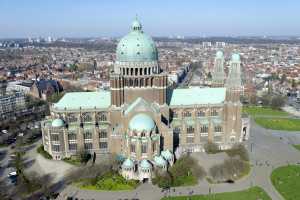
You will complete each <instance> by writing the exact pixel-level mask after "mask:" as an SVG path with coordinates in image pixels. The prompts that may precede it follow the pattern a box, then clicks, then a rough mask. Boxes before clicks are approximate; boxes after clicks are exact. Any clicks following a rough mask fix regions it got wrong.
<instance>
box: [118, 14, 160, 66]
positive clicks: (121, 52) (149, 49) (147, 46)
mask: <svg viewBox="0 0 300 200" xmlns="http://www.w3.org/2000/svg"><path fill="white" fill-rule="evenodd" d="M116 53H117V58H116V60H117V61H119V62H149V61H157V60H158V53H157V49H156V46H155V43H154V41H153V40H152V38H151V37H149V36H148V35H146V34H144V32H143V30H142V25H141V23H140V22H139V21H138V20H137V19H135V20H134V21H133V23H132V25H131V32H130V33H129V34H127V35H126V36H125V37H123V38H122V39H121V40H120V42H119V43H118V46H117V52H116Z"/></svg>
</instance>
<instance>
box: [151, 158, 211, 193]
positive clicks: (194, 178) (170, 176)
mask: <svg viewBox="0 0 300 200" xmlns="http://www.w3.org/2000/svg"><path fill="white" fill-rule="evenodd" d="M155 175H156V177H155V178H154V181H153V183H154V184H157V185H158V186H159V187H163V188H165V187H171V186H183V185H194V184H196V183H197V182H198V179H201V178H203V177H204V176H205V175H206V173H205V171H204V169H203V168H202V167H201V166H199V165H198V162H197V161H196V160H194V159H193V158H192V157H190V156H188V155H186V156H182V157H181V158H180V159H178V160H177V161H176V162H175V163H174V165H173V166H172V167H170V168H169V172H165V173H159V172H156V174H155Z"/></svg>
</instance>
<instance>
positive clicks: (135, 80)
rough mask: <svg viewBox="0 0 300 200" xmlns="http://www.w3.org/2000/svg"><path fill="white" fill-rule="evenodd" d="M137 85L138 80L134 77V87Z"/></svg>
mask: <svg viewBox="0 0 300 200" xmlns="http://www.w3.org/2000/svg"><path fill="white" fill-rule="evenodd" d="M138 86H139V80H138V79H137V78H136V79H134V87H138Z"/></svg>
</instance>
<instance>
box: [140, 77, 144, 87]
mask: <svg viewBox="0 0 300 200" xmlns="http://www.w3.org/2000/svg"><path fill="white" fill-rule="evenodd" d="M140 87H144V79H143V78H141V84H140Z"/></svg>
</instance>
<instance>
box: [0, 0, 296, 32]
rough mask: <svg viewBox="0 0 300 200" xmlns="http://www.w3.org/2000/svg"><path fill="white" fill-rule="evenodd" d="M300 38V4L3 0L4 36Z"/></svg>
mask: <svg viewBox="0 0 300 200" xmlns="http://www.w3.org/2000/svg"><path fill="white" fill-rule="evenodd" d="M136 15H138V18H139V20H140V21H141V23H142V24H143V27H144V31H145V32H147V33H148V34H149V35H152V36H171V35H172V36H177V35H180V36H265V35H266V36H282V35H284V36H300V1H299V0H0V38H14V37H38V36H42V37H46V36H52V37H103V36H122V35H124V34H126V33H127V32H128V31H129V28H130V24H131V22H132V21H133V19H134V18H135V16H136Z"/></svg>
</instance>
